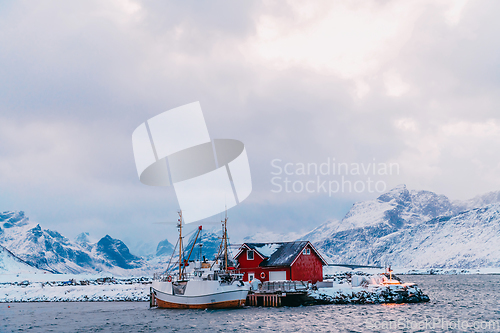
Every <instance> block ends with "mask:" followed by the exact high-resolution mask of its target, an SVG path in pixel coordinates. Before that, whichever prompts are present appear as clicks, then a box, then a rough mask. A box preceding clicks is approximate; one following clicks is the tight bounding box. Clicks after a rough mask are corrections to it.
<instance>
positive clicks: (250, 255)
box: [247, 250, 253, 260]
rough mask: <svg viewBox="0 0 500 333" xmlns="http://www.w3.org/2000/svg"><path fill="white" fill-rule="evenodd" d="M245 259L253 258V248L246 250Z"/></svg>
mask: <svg viewBox="0 0 500 333" xmlns="http://www.w3.org/2000/svg"><path fill="white" fill-rule="evenodd" d="M247 260H253V250H248V251H247Z"/></svg>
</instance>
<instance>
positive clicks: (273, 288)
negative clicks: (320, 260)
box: [260, 281, 308, 292]
mask: <svg viewBox="0 0 500 333" xmlns="http://www.w3.org/2000/svg"><path fill="white" fill-rule="evenodd" d="M307 288H308V287H307V283H306V282H304V281H264V283H263V284H262V288H261V289H260V291H263V292H277V291H281V292H294V291H304V290H307Z"/></svg>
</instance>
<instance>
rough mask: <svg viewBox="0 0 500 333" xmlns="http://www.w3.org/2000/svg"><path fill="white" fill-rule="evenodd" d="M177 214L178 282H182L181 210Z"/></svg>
mask: <svg viewBox="0 0 500 333" xmlns="http://www.w3.org/2000/svg"><path fill="white" fill-rule="evenodd" d="M178 214H179V219H178V221H179V223H178V224H177V227H178V228H179V280H182V277H181V274H182V210H180V211H179V212H178Z"/></svg>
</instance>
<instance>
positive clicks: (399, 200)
mask: <svg viewBox="0 0 500 333" xmlns="http://www.w3.org/2000/svg"><path fill="white" fill-rule="evenodd" d="M499 201H500V196H499V195H498V192H492V193H489V194H487V195H484V196H479V197H476V198H474V199H471V200H468V201H457V202H450V200H449V199H448V198H447V197H446V196H444V195H437V194H435V193H433V192H429V191H413V190H412V191H409V190H408V189H407V188H406V186H404V185H402V186H398V187H396V188H394V189H392V190H390V191H389V192H387V193H385V194H383V195H381V196H379V197H378V198H377V199H375V200H371V201H365V202H360V203H356V204H354V205H353V207H352V208H351V209H350V210H349V212H348V213H347V214H346V216H345V217H344V218H343V219H342V220H341V221H329V222H326V223H325V224H323V225H321V226H320V227H318V228H316V229H315V230H313V231H312V232H310V233H309V234H307V235H305V236H304V237H302V239H308V240H311V241H312V242H313V243H314V244H315V246H316V247H317V248H318V249H319V250H320V251H322V252H323V253H324V254H326V255H327V256H328V257H330V259H331V260H332V261H333V262H335V263H348V264H360V265H373V264H376V265H386V264H392V265H394V266H398V267H408V268H426V267H438V268H441V267H447V268H449V267H454V268H455V267H456V268H475V267H499V266H500V213H499V211H500V204H499V203H498V202H499Z"/></svg>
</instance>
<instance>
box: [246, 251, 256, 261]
mask: <svg viewBox="0 0 500 333" xmlns="http://www.w3.org/2000/svg"><path fill="white" fill-rule="evenodd" d="M250 252H252V259H250V258H249V257H248V254H249V253H250ZM254 259H255V251H254V250H247V260H254Z"/></svg>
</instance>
